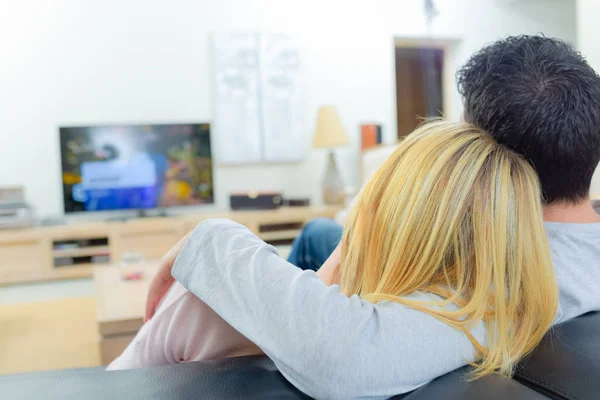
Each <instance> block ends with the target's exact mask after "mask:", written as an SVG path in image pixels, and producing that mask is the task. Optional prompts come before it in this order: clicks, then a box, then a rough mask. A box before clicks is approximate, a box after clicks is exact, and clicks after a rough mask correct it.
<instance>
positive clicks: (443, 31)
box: [0, 0, 575, 216]
mask: <svg viewBox="0 0 600 400" xmlns="http://www.w3.org/2000/svg"><path fill="white" fill-rule="evenodd" d="M435 3H436V5H437V8H438V11H439V13H438V16H437V17H436V19H435V20H434V22H433V25H432V27H431V29H430V30H428V29H427V28H426V23H425V17H424V15H423V7H422V1H416V0H415V1H409V0H374V1H358V0H357V1H352V0H303V1H300V0H170V1H157V0H127V1H123V0H86V1H78V0H53V1H41V0H39V1H35V0H20V1H13V2H9V1H3V2H1V3H0V149H1V156H0V186H6V185H24V186H25V188H26V195H27V199H28V201H29V202H30V203H31V204H32V205H33V206H34V208H35V210H36V211H37V213H38V215H40V216H56V215H60V214H61V213H62V200H61V187H60V163H59V148H58V132H57V126H59V125H61V124H62V125H64V124H84V125H85V124H101V123H114V122H132V123H133V122H141V123H143V122H170V121H172V122H177V121H182V122H185V121H210V120H211V117H212V96H211V90H212V88H211V78H210V76H211V75H210V68H211V62H210V58H209V55H210V53H209V39H208V35H209V33H210V32H215V31H241V32H271V33H293V34H299V35H301V37H302V40H303V46H304V71H303V72H304V76H305V82H306V118H305V121H304V122H305V124H304V125H305V129H306V131H307V140H309V137H310V134H311V132H312V129H313V125H314V121H315V117H316V110H317V107H318V106H319V105H321V104H334V105H336V106H337V109H338V112H339V114H340V116H341V119H342V121H343V123H344V124H345V126H346V128H347V130H348V133H349V135H350V137H351V139H352V141H353V146H351V147H350V148H347V149H342V150H339V151H338V155H339V159H340V169H341V170H342V174H343V175H344V178H345V180H346V182H347V183H348V184H353V185H357V184H358V182H357V179H358V160H359V158H358V156H359V154H358V125H359V124H360V123H361V122H362V121H373V120H378V121H380V122H381V123H382V124H383V127H384V135H385V139H386V141H391V140H393V139H394V137H395V130H396V121H395V115H396V114H395V84H394V70H393V69H394V59H393V56H394V48H393V43H394V38H396V37H409V38H410V37H425V36H427V35H432V36H435V37H439V38H442V39H443V38H447V39H451V40H456V42H455V43H456V48H455V49H454V50H453V51H452V59H450V60H447V61H448V62H449V63H450V66H451V67H453V68H456V67H457V66H459V65H460V64H461V63H462V62H464V61H465V60H466V59H467V57H468V56H469V55H470V54H471V53H473V52H474V51H475V50H477V49H478V48H480V47H481V46H482V45H483V44H485V43H488V42H490V41H493V40H495V39H497V38H499V37H502V36H505V35H507V34H519V33H539V32H542V33H544V34H546V35H547V36H558V37H561V38H563V39H565V40H567V41H568V42H571V43H574V42H575V4H574V2H573V1H571V0H545V1H542V0H517V1H508V0H437V1H435ZM446 95H448V96H451V98H450V101H449V102H447V103H446V104H450V107H449V108H450V109H449V110H447V114H448V115H449V116H450V117H452V118H457V117H458V116H459V115H460V112H461V106H460V98H459V96H458V94H457V93H456V92H455V91H454V92H453V93H447V94H446ZM323 169H324V153H323V152H320V151H313V152H311V153H310V155H309V157H308V159H307V160H306V161H304V162H302V163H297V164H282V165H260V166H248V167H235V168H232V167H227V168H225V167H217V168H216V170H215V185H216V202H217V204H216V206H215V207H216V208H226V207H227V206H228V193H230V192H232V191H241V190H248V189H275V190H282V191H283V192H284V193H285V194H287V195H292V196H305V197H306V196H308V197H311V198H312V199H313V201H314V202H316V203H319V202H320V201H321V195H320V189H319V188H320V180H321V173H322V171H323Z"/></svg>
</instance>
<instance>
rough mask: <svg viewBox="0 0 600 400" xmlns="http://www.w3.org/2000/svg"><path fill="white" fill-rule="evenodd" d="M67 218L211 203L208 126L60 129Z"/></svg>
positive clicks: (210, 159) (178, 125) (210, 158)
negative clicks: (69, 215) (85, 213)
mask: <svg viewBox="0 0 600 400" xmlns="http://www.w3.org/2000/svg"><path fill="white" fill-rule="evenodd" d="M60 148H61V163H62V183H63V197H64V207H65V212H78V211H103V210H118V209H146V208H156V207H172V206H180V205H194V204H207V203H212V202H213V178H212V157H211V150H210V127H209V125H208V124H175V125H121V126H93V127H63V128H60Z"/></svg>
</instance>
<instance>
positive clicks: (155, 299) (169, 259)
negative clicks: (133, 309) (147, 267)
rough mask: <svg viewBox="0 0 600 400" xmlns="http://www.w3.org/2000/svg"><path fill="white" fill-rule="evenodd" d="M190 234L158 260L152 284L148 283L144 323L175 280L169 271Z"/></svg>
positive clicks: (150, 316)
mask: <svg viewBox="0 0 600 400" xmlns="http://www.w3.org/2000/svg"><path fill="white" fill-rule="evenodd" d="M189 237H190V234H189V233H188V234H187V235H185V236H184V237H183V239H181V240H180V241H179V242H177V243H176V244H175V246H173V247H172V248H171V250H169V251H168V252H167V254H165V255H164V257H163V258H162V259H161V260H160V263H159V267H158V271H157V273H156V276H155V277H154V279H152V283H150V288H149V289H148V297H147V299H146V314H145V316H144V322H146V321H148V320H149V319H150V318H152V316H153V315H154V312H155V311H156V307H157V306H158V303H160V301H161V300H162V298H163V297H164V295H165V293H167V290H169V288H170V287H171V285H172V284H173V282H174V281H175V279H173V276H172V275H171V270H172V269H173V264H175V260H176V259H177V256H178V255H179V252H180V251H181V249H183V246H185V244H186V243H187V240H188V239H189Z"/></svg>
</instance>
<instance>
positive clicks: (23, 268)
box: [0, 232, 50, 283]
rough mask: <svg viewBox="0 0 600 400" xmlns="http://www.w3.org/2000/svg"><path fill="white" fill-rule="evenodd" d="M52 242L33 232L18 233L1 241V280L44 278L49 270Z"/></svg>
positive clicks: (7, 281)
mask: <svg viewBox="0 0 600 400" xmlns="http://www.w3.org/2000/svg"><path fill="white" fill-rule="evenodd" d="M49 252H50V244H49V242H48V241H47V240H44V239H43V238H41V237H40V236H38V235H36V234H35V233H33V232H25V233H17V234H16V235H13V237H5V238H4V240H2V241H0V282H2V283H14V282H27V281H35V280H39V279H44V278H45V277H47V272H48V270H49V262H50V260H49V257H48V256H49Z"/></svg>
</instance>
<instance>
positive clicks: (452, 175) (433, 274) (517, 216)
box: [339, 121, 558, 378]
mask: <svg viewBox="0 0 600 400" xmlns="http://www.w3.org/2000/svg"><path fill="white" fill-rule="evenodd" d="M339 273H340V286H341V289H342V291H343V292H344V293H345V294H346V295H352V294H358V295H359V296H360V297H361V298H363V299H365V300H367V301H370V302H372V303H377V302H379V301H382V300H387V301H394V302H397V303H400V304H403V305H405V306H408V307H412V308H414V309H417V310H420V311H422V312H424V313H427V314H429V315H431V316H433V317H435V318H437V319H439V320H440V321H443V322H445V323H446V324H448V325H450V326H451V327H453V328H455V329H458V330H460V331H462V332H464V333H465V334H466V335H467V337H468V338H469V340H470V341H471V343H472V344H473V346H474V347H475V349H476V351H477V354H478V361H477V362H474V363H472V364H473V365H474V366H475V367H476V368H475V370H474V371H473V375H472V377H474V378H477V377H481V376H483V375H486V374H489V373H492V372H496V371H497V372H500V373H502V374H504V375H507V376H510V375H511V374H512V372H513V368H514V365H515V364H516V362H517V361H518V360H519V359H520V358H521V357H522V356H524V355H525V354H527V353H528V352H529V351H531V350H532V349H533V348H534V347H535V346H536V345H537V343H538V342H539V341H540V340H541V338H542V337H543V335H544V334H545V333H546V332H547V330H548V329H549V327H550V326H551V324H552V321H553V319H554V316H555V313H556V309H557V304H558V292H557V287H556V282H555V277H554V271H553V269H552V261H551V258H550V250H549V247H548V243H547V240H546V235H545V233H544V226H543V222H542V209H541V195H540V188H539V183H538V179H537V176H536V174H535V172H534V170H533V168H532V167H531V166H530V165H529V164H528V163H527V162H526V161H525V160H523V159H522V158H521V157H519V156H518V155H517V154H516V153H514V152H512V151H511V150H509V149H508V148H506V147H504V146H502V145H500V144H498V143H497V142H496V141H495V140H494V139H493V138H492V137H491V136H490V135H488V134H487V133H485V132H484V131H482V130H480V129H478V128H475V127H473V126H471V125H468V124H464V123H452V122H447V121H435V122H431V123H428V124H425V125H423V126H422V127H420V128H418V129H417V130H416V131H415V132H413V133H412V134H410V135H409V136H407V138H406V139H405V140H404V141H403V142H402V143H401V144H400V145H399V147H398V149H397V150H396V151H395V152H394V153H393V154H392V155H391V156H390V158H389V159H388V160H387V161H386V162H385V163H384V164H383V165H382V166H381V167H380V168H379V170H378V171H377V172H376V173H375V175H374V176H373V177H372V178H371V179H370V180H369V182H368V183H367V185H366V186H365V188H364V189H363V191H362V193H361V194H360V196H359V198H358V202H357V204H356V206H355V207H354V209H353V210H352V211H351V213H350V215H349V216H348V219H347V221H346V225H345V227H344V233H343V237H342V259H341V263H340V271H339ZM417 291H419V292H425V293H432V294H436V295H438V296H441V297H442V298H443V300H441V301H434V300H433V299H432V301H431V302H424V301H417V300H411V299H408V298H406V297H403V296H406V295H408V294H410V293H413V292H417ZM449 304H455V305H457V306H458V309H448V308H447V307H446V306H447V305H449ZM480 322H484V323H485V327H486V334H487V345H486V346H483V345H482V344H480V343H478V342H477V340H476V339H475V338H474V337H473V336H472V335H471V333H470V330H471V329H473V328H474V327H475V326H477V325H478V324H479V323H480Z"/></svg>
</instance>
